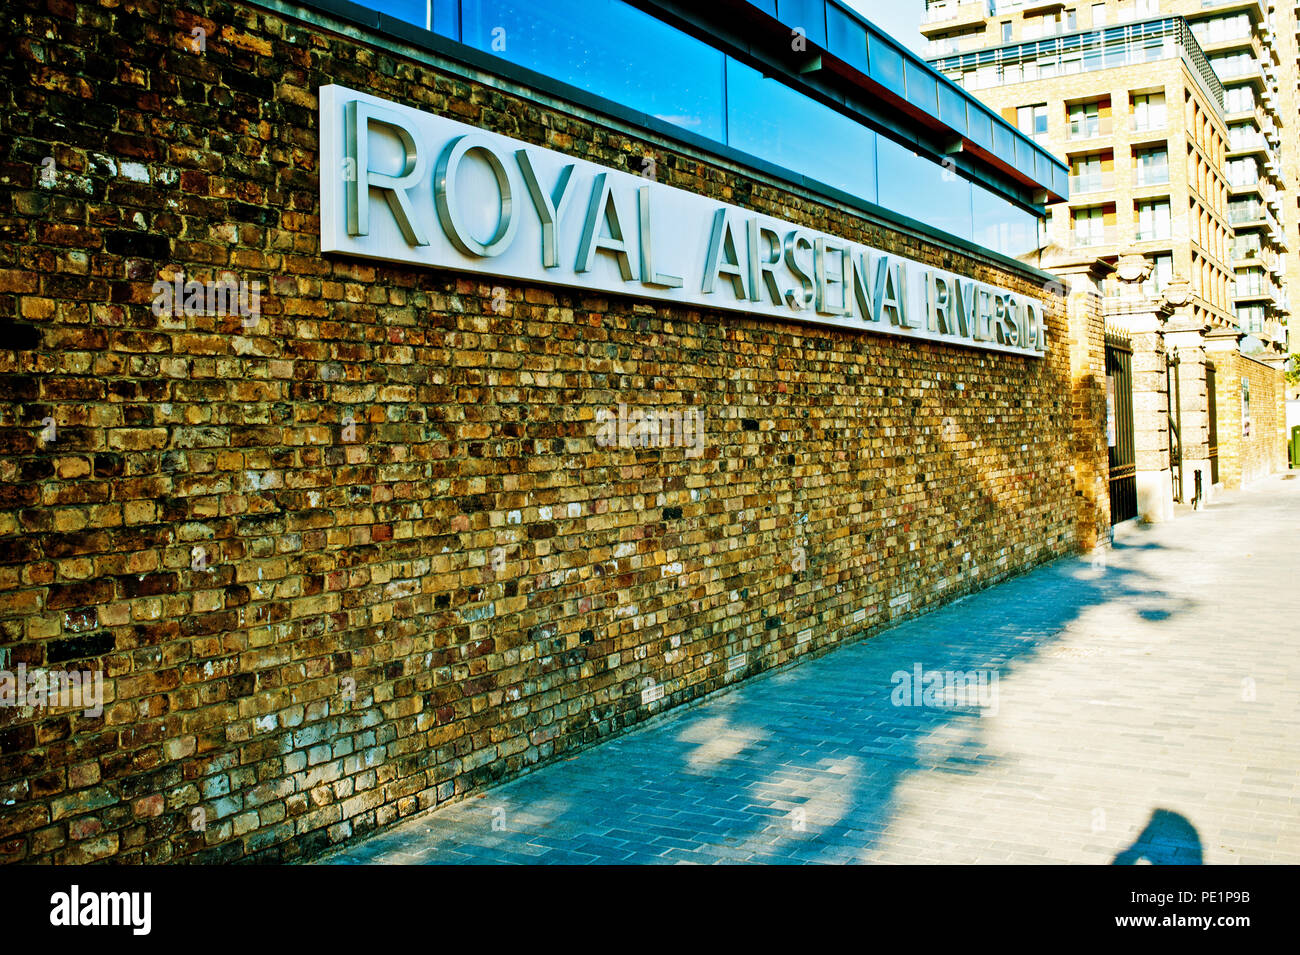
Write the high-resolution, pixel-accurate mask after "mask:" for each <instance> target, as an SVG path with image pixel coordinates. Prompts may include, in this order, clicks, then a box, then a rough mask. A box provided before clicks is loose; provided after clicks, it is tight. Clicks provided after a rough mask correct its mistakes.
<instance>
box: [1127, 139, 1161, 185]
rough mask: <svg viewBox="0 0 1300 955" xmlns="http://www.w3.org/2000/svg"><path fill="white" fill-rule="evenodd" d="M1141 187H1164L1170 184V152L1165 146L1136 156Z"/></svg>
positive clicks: (1138, 153) (1144, 151)
mask: <svg viewBox="0 0 1300 955" xmlns="http://www.w3.org/2000/svg"><path fill="white" fill-rule="evenodd" d="M1133 158H1134V160H1135V162H1136V163H1137V184H1138V185H1139V186H1163V185H1165V184H1166V183H1168V182H1169V152H1168V150H1166V149H1165V148H1164V147H1163V146H1160V147H1158V148H1156V149H1143V150H1140V151H1139V152H1137V153H1135V154H1134V157H1133Z"/></svg>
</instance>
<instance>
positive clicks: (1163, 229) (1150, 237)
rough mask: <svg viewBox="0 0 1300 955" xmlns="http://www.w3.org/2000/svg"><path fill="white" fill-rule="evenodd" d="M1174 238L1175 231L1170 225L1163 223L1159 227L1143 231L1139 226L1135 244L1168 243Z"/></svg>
mask: <svg viewBox="0 0 1300 955" xmlns="http://www.w3.org/2000/svg"><path fill="white" fill-rule="evenodd" d="M1172 238H1173V230H1172V229H1171V228H1170V226H1169V223H1167V222H1162V223H1160V224H1159V225H1154V226H1151V227H1150V228H1147V229H1143V228H1142V227H1141V226H1138V230H1137V235H1136V236H1134V239H1133V241H1134V242H1168V241H1169V240H1170V239H1172Z"/></svg>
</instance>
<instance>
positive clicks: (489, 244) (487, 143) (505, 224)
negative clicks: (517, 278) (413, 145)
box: [433, 133, 519, 258]
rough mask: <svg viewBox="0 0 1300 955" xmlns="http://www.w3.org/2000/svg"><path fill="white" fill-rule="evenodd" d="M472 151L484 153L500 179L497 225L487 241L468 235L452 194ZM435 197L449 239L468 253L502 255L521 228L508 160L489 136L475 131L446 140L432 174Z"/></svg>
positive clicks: (444, 230)
mask: <svg viewBox="0 0 1300 955" xmlns="http://www.w3.org/2000/svg"><path fill="white" fill-rule="evenodd" d="M472 152H481V153H482V154H483V156H484V158H485V159H486V160H487V164H488V166H489V167H490V168H491V169H492V175H493V176H494V177H495V178H496V181H497V191H498V192H499V194H500V198H501V203H500V205H499V207H498V213H497V228H496V231H495V232H494V233H492V237H491V238H489V239H488V241H486V242H480V241H478V240H477V239H475V238H474V237H473V236H471V235H470V234H469V230H468V229H466V228H465V226H464V224H463V223H462V222H461V221H460V219H459V217H458V216H457V214H456V202H455V196H453V195H452V192H453V190H454V189H455V186H456V172H457V170H459V169H460V162H461V160H462V159H464V158H465V157H466V156H467V155H469V154H470V153H472ZM433 185H434V200H435V202H436V203H437V206H438V219H439V221H440V222H441V223H442V231H443V232H445V233H446V234H447V238H448V239H450V240H451V244H452V245H454V246H455V247H456V248H457V249H459V250H460V251H461V252H462V253H464V254H465V255H474V256H480V257H482V258H490V257H491V256H494V255H500V254H501V253H502V252H504V251H505V250H506V249H508V248H509V247H510V242H511V240H512V239H514V237H515V232H516V230H517V229H518V227H519V222H518V220H516V219H515V208H514V187H513V186H512V185H511V182H510V172H509V170H507V169H506V165H505V163H503V162H502V161H501V157H500V156H498V155H497V154H496V152H495V151H494V150H493V148H492V141H491V140H490V139H488V138H487V137H486V136H479V135H475V134H468V133H467V134H466V135H464V136H457V137H456V138H455V139H453V140H452V141H451V142H449V143H447V146H446V148H444V149H443V151H442V155H441V156H439V157H438V167H437V169H435V170H434V174H433Z"/></svg>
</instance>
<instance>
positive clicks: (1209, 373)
mask: <svg viewBox="0 0 1300 955" xmlns="http://www.w3.org/2000/svg"><path fill="white" fill-rule="evenodd" d="M1205 391H1206V396H1207V397H1208V398H1209V401H1208V402H1206V405H1207V409H1206V410H1208V411H1209V413H1210V422H1209V424H1210V429H1209V430H1210V483H1211V484H1218V483H1219V406H1218V403H1217V399H1216V398H1215V396H1214V364H1213V363H1212V362H1208V361H1207V362H1206V363H1205Z"/></svg>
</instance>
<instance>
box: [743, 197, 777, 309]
mask: <svg viewBox="0 0 1300 955" xmlns="http://www.w3.org/2000/svg"><path fill="white" fill-rule="evenodd" d="M746 233H747V236H748V239H749V299H750V301H751V302H757V301H758V300H759V299H761V298H762V297H763V289H764V288H766V289H767V295H768V298H769V299H771V301H772V304H773V305H780V304H781V287H780V286H779V285H777V283H776V269H774V268H773V267H772V266H774V265H777V264H778V263H779V262H780V261H781V237H780V236H779V235H777V234H776V233H775V232H774V231H772V230H771V229H769V228H767V227H765V226H761V225H759V224H758V219H757V218H751V219H750V220H749V222H748V223H747V224H746ZM760 249H762V250H764V251H760Z"/></svg>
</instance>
